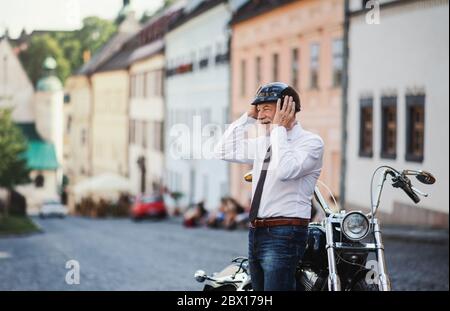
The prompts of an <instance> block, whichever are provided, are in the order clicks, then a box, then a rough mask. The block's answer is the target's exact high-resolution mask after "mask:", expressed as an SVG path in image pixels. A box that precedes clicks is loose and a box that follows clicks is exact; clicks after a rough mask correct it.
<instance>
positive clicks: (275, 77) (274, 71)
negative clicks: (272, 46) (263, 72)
mask: <svg viewBox="0 0 450 311" xmlns="http://www.w3.org/2000/svg"><path fill="white" fill-rule="evenodd" d="M278 59H279V58H278V54H276V53H275V54H273V56H272V77H273V81H278Z"/></svg>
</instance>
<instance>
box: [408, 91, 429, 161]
mask: <svg viewBox="0 0 450 311" xmlns="http://www.w3.org/2000/svg"><path fill="white" fill-rule="evenodd" d="M424 145H425V95H408V96H406V157H405V158H406V161H414V162H422V161H423V156H424Z"/></svg>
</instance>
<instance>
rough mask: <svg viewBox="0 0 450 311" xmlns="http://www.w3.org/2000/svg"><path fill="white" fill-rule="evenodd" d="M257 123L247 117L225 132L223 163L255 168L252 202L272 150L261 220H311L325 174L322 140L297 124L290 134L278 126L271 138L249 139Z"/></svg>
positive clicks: (221, 146) (218, 148)
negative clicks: (323, 174) (250, 165)
mask: <svg viewBox="0 0 450 311" xmlns="http://www.w3.org/2000/svg"><path fill="white" fill-rule="evenodd" d="M255 123H256V120H255V119H253V118H251V117H248V115H247V113H244V114H243V115H242V116H241V117H240V118H239V119H238V120H236V121H235V122H233V123H232V124H231V125H230V127H229V128H228V129H227V130H226V131H225V133H224V135H223V136H222V138H221V139H220V140H219V142H218V144H217V145H216V148H215V153H216V156H217V157H218V158H219V159H222V160H226V161H230V162H237V163H246V164H253V171H252V175H253V180H252V198H253V196H254V193H255V189H256V185H257V183H258V179H259V176H260V174H261V169H262V165H263V160H264V157H265V155H266V152H267V149H268V147H269V146H272V156H271V160H270V165H269V168H268V171H267V176H266V180H265V182H264V187H263V191H262V197H261V203H260V207H259V210H258V218H268V217H299V218H311V199H312V197H313V195H314V188H315V186H316V182H317V179H318V178H319V176H320V172H321V170H322V157H323V148H324V144H323V141H322V139H321V138H320V136H318V135H316V134H313V133H311V132H308V131H306V130H304V129H303V128H302V127H301V126H300V124H299V123H298V122H297V124H296V125H295V126H294V127H293V128H292V129H291V130H289V131H287V130H286V128H285V127H283V126H277V127H275V128H274V129H272V131H271V132H270V135H266V136H260V137H257V138H247V137H246V132H247V130H248V127H249V126H250V125H252V124H255Z"/></svg>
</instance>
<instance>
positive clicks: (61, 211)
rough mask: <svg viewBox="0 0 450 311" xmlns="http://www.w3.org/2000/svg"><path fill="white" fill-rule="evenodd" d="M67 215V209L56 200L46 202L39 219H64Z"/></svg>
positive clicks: (43, 204)
mask: <svg viewBox="0 0 450 311" xmlns="http://www.w3.org/2000/svg"><path fill="white" fill-rule="evenodd" d="M66 215H67V208H66V207H65V206H64V205H63V204H61V202H59V201H56V200H49V201H44V202H43V203H42V206H41V209H40V211H39V217H41V218H45V217H52V216H53V217H59V218H64V217H65V216H66Z"/></svg>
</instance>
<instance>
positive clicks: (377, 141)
mask: <svg viewBox="0 0 450 311" xmlns="http://www.w3.org/2000/svg"><path fill="white" fill-rule="evenodd" d="M380 4H381V5H380V7H379V9H380V11H379V15H378V16H379V20H378V23H373V22H372V21H373V19H371V16H370V15H368V14H371V12H370V11H371V9H372V8H370V7H369V8H368V9H364V8H363V7H362V3H361V1H350V9H351V12H350V27H349V36H348V38H349V42H348V44H349V49H350V57H349V67H348V76H349V86H348V117H347V119H348V120H347V132H348V140H347V148H346V157H347V161H346V162H347V165H346V180H345V188H346V191H345V197H346V207H347V208H351V209H352V208H357V209H365V210H367V208H368V207H369V206H370V194H369V193H370V192H369V189H370V188H369V187H370V178H371V175H372V173H373V171H374V170H375V169H376V168H377V167H378V166H380V165H390V166H392V167H394V168H396V169H398V170H403V169H415V170H426V171H429V172H431V173H432V174H434V176H435V177H436V179H437V182H436V183H435V184H434V185H423V184H420V182H418V181H417V180H416V179H415V178H412V183H413V184H414V185H415V186H417V188H419V189H422V190H423V191H424V192H427V193H429V195H430V196H429V197H428V198H422V201H421V202H420V203H419V204H418V205H415V204H414V203H413V202H412V201H411V200H410V199H409V197H408V196H407V195H406V194H405V193H403V191H401V190H398V189H393V188H392V187H390V186H385V190H384V193H383V197H382V200H381V207H380V212H379V216H380V217H381V219H382V221H383V222H385V223H395V224H404V225H422V226H434V227H446V228H448V211H449V196H448V184H449V166H448V158H449V143H448V139H447V138H446V136H447V133H448V130H449V125H448V112H449V105H448V102H449V92H448V84H449V73H448V68H449V60H448V53H449V39H448V38H449V33H448V31H449V30H448V22H449V13H448V1H439V0H430V1H381V2H380ZM444 137H445V138H444Z"/></svg>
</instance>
